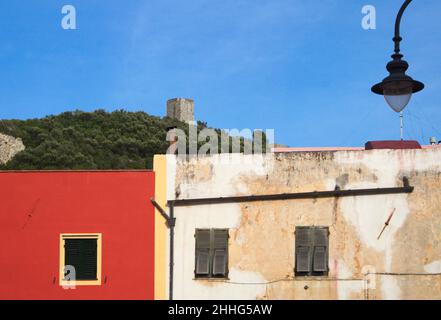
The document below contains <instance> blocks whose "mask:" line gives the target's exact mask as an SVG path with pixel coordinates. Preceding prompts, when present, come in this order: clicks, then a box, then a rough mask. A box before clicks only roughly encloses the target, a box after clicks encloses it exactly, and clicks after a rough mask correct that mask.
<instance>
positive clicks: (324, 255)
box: [313, 228, 329, 273]
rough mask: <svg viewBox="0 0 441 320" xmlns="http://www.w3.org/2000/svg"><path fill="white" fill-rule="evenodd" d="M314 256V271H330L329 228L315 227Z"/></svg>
mask: <svg viewBox="0 0 441 320" xmlns="http://www.w3.org/2000/svg"><path fill="white" fill-rule="evenodd" d="M313 232H314V257H313V271H314V272H322V273H326V272H327V271H328V245H329V239H328V233H329V231H328V228H314V231H313Z"/></svg>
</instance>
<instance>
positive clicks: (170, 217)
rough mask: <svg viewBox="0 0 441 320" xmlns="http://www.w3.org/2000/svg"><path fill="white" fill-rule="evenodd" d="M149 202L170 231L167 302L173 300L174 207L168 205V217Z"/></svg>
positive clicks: (159, 208) (154, 201) (156, 204)
mask: <svg viewBox="0 0 441 320" xmlns="http://www.w3.org/2000/svg"><path fill="white" fill-rule="evenodd" d="M150 202H151V203H152V204H153V206H154V207H155V208H156V209H157V210H158V211H159V213H160V214H161V216H163V217H164V219H165V221H166V224H167V227H168V229H169V230H170V257H169V260H170V264H169V281H168V282H169V288H168V294H169V300H170V301H171V300H173V267H174V263H175V261H174V256H175V255H174V249H175V225H176V218H175V217H174V206H173V204H170V203H169V204H168V207H169V210H170V215H168V214H167V213H166V212H165V210H164V209H162V207H161V206H160V205H159V204H158V203H157V202H156V200H155V199H154V198H150Z"/></svg>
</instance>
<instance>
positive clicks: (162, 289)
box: [153, 155, 168, 300]
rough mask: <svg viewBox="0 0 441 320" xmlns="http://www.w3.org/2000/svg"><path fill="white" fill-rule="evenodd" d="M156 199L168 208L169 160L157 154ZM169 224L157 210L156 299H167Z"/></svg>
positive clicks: (163, 206)
mask: <svg viewBox="0 0 441 320" xmlns="http://www.w3.org/2000/svg"><path fill="white" fill-rule="evenodd" d="M153 170H154V171H155V199H156V201H157V202H158V204H159V205H160V206H161V207H162V208H164V210H166V204H167V203H166V202H167V161H166V156H165V155H155V157H154V160H153ZM167 270H168V268H167V226H166V224H165V219H164V218H163V217H162V216H161V214H160V213H159V212H158V210H155V300H165V299H167V285H166V282H167Z"/></svg>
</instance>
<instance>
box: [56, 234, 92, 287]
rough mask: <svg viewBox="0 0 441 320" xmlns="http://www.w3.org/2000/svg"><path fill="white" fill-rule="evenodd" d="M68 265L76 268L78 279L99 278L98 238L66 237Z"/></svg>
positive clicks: (66, 263) (65, 246)
mask: <svg viewBox="0 0 441 320" xmlns="http://www.w3.org/2000/svg"><path fill="white" fill-rule="evenodd" d="M64 250H65V251H64V259H65V265H66V266H73V267H74V268H75V278H76V280H77V281H82V280H97V279H98V278H97V239H65V242H64Z"/></svg>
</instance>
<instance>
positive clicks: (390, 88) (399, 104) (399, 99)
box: [372, 0, 424, 140]
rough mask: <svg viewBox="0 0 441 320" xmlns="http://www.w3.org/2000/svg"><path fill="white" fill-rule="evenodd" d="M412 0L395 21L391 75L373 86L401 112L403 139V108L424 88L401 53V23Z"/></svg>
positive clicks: (389, 65)
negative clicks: (412, 75)
mask: <svg viewBox="0 0 441 320" xmlns="http://www.w3.org/2000/svg"><path fill="white" fill-rule="evenodd" d="M411 2H412V0H406V1H405V2H404V4H403V5H402V6H401V9H400V11H399V12H398V15H397V19H396V22H395V37H394V38H393V41H394V42H395V53H394V54H393V55H392V59H393V60H392V61H390V62H389V63H388V64H387V66H386V69H387V71H389V73H390V75H389V76H388V77H386V78H384V79H383V81H382V82H380V83H377V84H376V85H374V86H373V87H372V92H374V93H376V94H380V95H382V96H384V98H385V99H386V102H387V104H388V105H389V106H390V107H391V108H392V109H393V110H394V111H395V112H399V113H400V121H401V140H403V109H404V108H405V107H406V106H407V104H408V103H409V101H410V98H411V97H412V94H413V93H416V92H419V91H421V90H423V89H424V84H423V83H422V82H419V81H416V80H414V79H412V78H411V77H409V76H408V75H406V70H407V69H408V68H409V64H408V63H407V62H406V61H405V60H402V58H403V55H402V54H401V53H400V42H401V40H402V38H401V37H400V24H401V18H402V16H403V13H404V11H405V10H406V8H407V7H408V6H409V4H410V3H411Z"/></svg>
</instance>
